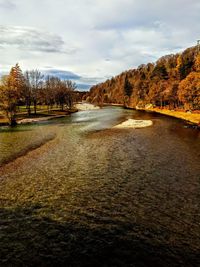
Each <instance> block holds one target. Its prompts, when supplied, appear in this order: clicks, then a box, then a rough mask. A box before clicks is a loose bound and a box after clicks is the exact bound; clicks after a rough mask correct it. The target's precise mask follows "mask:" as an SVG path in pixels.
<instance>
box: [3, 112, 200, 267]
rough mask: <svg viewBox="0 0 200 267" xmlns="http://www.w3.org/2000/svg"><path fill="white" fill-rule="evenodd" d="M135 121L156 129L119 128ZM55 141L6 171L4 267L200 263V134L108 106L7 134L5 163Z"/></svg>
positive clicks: (162, 119) (167, 121)
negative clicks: (150, 123)
mask: <svg viewBox="0 0 200 267" xmlns="http://www.w3.org/2000/svg"><path fill="white" fill-rule="evenodd" d="M129 118H134V119H152V121H153V126H152V127H148V128H143V129H127V130H121V129H112V128H111V127H112V126H114V125H116V124H118V123H120V122H122V121H124V120H126V119H129ZM49 136H53V137H52V138H51V139H52V140H51V142H47V143H46V144H45V145H44V146H41V147H40V148H38V149H36V150H34V151H32V152H30V153H29V154H27V155H25V156H24V157H21V158H19V159H17V160H16V161H14V162H12V163H11V164H9V165H7V166H4V167H2V168H1V170H0V176H1V203H2V209H1V213H0V215H1V218H0V219H2V221H3V227H2V228H1V229H2V233H1V237H2V238H1V240H2V241H0V245H1V247H2V248H3V249H2V257H1V258H2V259H3V260H4V262H7V263H9V264H10V265H11V264H14V265H15V264H16V263H20V264H22V263H23V264H24V265H25V266H36V265H37V266H41V265H42V266H50V265H51V266H53V265H52V264H59V265H60V266H67V265H69V266H169V265H171V266H187V267H188V266H199V263H200V259H199V252H200V242H199V241H200V212H199V211H200V183H199V182H200V181H199V178H200V164H199V160H200V133H199V131H198V130H192V129H186V128H184V123H182V122H180V121H179V120H176V119H172V118H168V117H164V116H160V115H156V114H152V113H145V112H137V111H132V110H124V109H121V108H118V107H115V108H110V107H107V108H104V109H101V110H92V111H84V112H78V113H76V114H73V115H72V116H71V117H68V118H62V119H59V120H56V121H51V122H50V123H49V122H48V123H43V124H38V125H31V126H20V127H19V128H18V130H17V131H15V132H9V131H3V130H1V132H0V138H1V139H0V140H1V141H0V142H1V143H0V151H1V152H2V153H1V156H0V157H1V160H4V159H5V158H7V157H8V158H9V157H11V156H12V153H19V152H20V150H24V149H27V148H30V147H32V146H33V145H35V144H37V145H39V144H40V143H41V142H42V143H45V142H46V140H48V138H49ZM10 146H12V148H11V147H10ZM15 239H16V240H17V241H16V240H15ZM27 247H28V248H29V247H31V250H29V249H27ZM9 253H10V254H9ZM9 255H12V257H10V256H9ZM19 255H20V257H19ZM19 258H20V259H19ZM27 262H28V263H29V264H26V263H27ZM30 262H31V264H30ZM45 263H46V264H45Z"/></svg>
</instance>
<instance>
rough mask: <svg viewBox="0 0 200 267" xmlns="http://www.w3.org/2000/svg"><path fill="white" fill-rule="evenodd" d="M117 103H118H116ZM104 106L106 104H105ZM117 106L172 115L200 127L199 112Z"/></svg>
mask: <svg viewBox="0 0 200 267" xmlns="http://www.w3.org/2000/svg"><path fill="white" fill-rule="evenodd" d="M117 105H118V104H117ZM105 106H108V105H107V104H105ZM110 106H116V104H110ZM118 106H121V107H123V108H125V109H133V110H138V111H145V112H155V113H158V114H161V115H165V116H170V117H174V118H177V119H180V120H183V121H185V122H187V123H188V124H190V125H193V126H195V127H197V128H198V129H200V113H190V112H185V111H176V110H168V109H159V108H148V109H147V108H146V109H145V108H133V107H125V106H123V105H121V104H119V105H118Z"/></svg>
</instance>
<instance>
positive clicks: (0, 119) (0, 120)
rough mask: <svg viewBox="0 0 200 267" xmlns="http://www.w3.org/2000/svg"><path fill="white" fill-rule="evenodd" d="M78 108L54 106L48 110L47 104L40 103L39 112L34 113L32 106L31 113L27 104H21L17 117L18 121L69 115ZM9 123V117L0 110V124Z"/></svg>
mask: <svg viewBox="0 0 200 267" xmlns="http://www.w3.org/2000/svg"><path fill="white" fill-rule="evenodd" d="M76 111H77V109H76V108H72V109H71V110H63V111H62V110H60V109H59V108H56V107H53V108H52V109H51V110H50V111H49V110H48V107H47V106H46V105H40V106H38V107H37V113H36V114H34V107H33V106H31V115H28V114H27V109H26V107H25V106H20V107H19V109H18V111H17V114H16V119H17V121H19V120H22V119H27V118H41V117H51V116H52V117H53V116H59V115H68V114H70V113H74V112H76ZM1 125H2V126H4V125H8V119H7V118H6V116H5V115H4V114H3V112H1V111H0V126H1Z"/></svg>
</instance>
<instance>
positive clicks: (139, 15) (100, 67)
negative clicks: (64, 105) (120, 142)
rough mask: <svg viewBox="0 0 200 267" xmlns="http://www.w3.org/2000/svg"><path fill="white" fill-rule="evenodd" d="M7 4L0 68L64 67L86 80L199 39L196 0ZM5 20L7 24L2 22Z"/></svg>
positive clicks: (1, 16) (0, 15) (18, 0)
mask: <svg viewBox="0 0 200 267" xmlns="http://www.w3.org/2000/svg"><path fill="white" fill-rule="evenodd" d="M3 2H4V4H5V3H6V2H5V1H1V0H0V3H1V4H2V3H3ZM13 3H15V4H16V8H15V9H14V10H12V12H10V10H9V9H8V8H7V9H6V8H4V9H1V8H0V25H3V26H2V27H3V30H2V27H1V29H0V58H1V62H0V63H1V66H0V67H1V70H8V69H9V68H10V67H11V66H12V65H14V64H15V63H16V62H19V64H20V66H21V67H22V69H24V70H25V69H32V68H39V69H41V70H42V69H46V70H47V69H49V70H51V69H55V70H70V71H71V72H72V73H78V76H81V79H83V82H79V83H80V84H92V83H97V82H101V81H102V80H103V79H106V78H107V77H110V76H114V75H117V74H119V73H120V72H122V71H124V70H127V69H130V68H134V67H137V66H138V65H140V64H142V63H147V62H149V61H151V62H152V61H156V60H157V59H158V58H159V57H160V56H163V55H165V54H171V53H176V52H179V51H182V50H183V49H185V48H187V47H190V46H193V45H195V44H196V40H197V39H199V38H200V35H199V34H200V33H199V29H200V20H199V14H200V2H199V0H190V1H188V0H154V1H149V0H140V1H137V0H109V1H107V0H95V1H94V0H76V1H74V0H58V1H57V2H56V4H55V1H53V0H40V1H39V0H29V1H27V0H15V1H13ZM11 21H12V24H13V26H6V25H10V22H11ZM16 25H18V27H17V26H16ZM44 66H49V67H50V68H45V67H44ZM60 75H61V76H62V73H61V74H60ZM63 75H64V74H63ZM66 75H67V74H66ZM87 79H88V81H87ZM77 81H79V80H77Z"/></svg>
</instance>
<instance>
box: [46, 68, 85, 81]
mask: <svg viewBox="0 0 200 267" xmlns="http://www.w3.org/2000/svg"><path fill="white" fill-rule="evenodd" d="M43 73H44V74H45V75H49V76H56V77H58V78H60V79H63V80H79V79H80V78H81V76H79V75H77V74H75V73H73V72H71V71H65V70H57V69H50V70H44V71H43Z"/></svg>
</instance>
